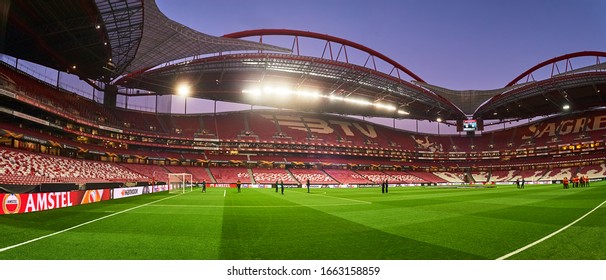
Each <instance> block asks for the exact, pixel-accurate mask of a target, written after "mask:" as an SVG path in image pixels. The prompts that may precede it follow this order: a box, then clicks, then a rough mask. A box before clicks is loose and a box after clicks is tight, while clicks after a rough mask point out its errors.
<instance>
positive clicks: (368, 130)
mask: <svg viewBox="0 0 606 280" xmlns="http://www.w3.org/2000/svg"><path fill="white" fill-rule="evenodd" d="M261 116H263V117H264V118H266V119H269V120H271V121H272V122H274V123H277V124H278V125H280V126H285V127H287V128H290V129H294V130H301V131H305V132H307V130H308V129H309V131H311V132H314V133H319V134H332V133H334V132H335V127H336V128H338V129H340V130H341V132H343V134H345V135H347V136H350V137H354V136H356V131H357V132H359V133H362V134H364V135H365V136H366V137H368V138H377V131H376V130H375V127H374V126H372V125H371V124H365V125H364V126H366V127H364V126H363V125H362V124H359V123H356V122H354V123H352V122H348V121H338V120H328V121H325V120H322V119H316V118H306V117H303V118H300V117H290V116H280V115H276V120H274V117H273V116H272V115H261ZM331 125H332V126H331ZM333 126H334V127H333ZM354 128H355V130H354Z"/></svg>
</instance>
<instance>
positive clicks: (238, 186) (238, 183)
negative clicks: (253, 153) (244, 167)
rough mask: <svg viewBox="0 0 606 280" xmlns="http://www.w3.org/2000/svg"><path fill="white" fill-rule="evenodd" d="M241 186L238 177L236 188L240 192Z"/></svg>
mask: <svg viewBox="0 0 606 280" xmlns="http://www.w3.org/2000/svg"><path fill="white" fill-rule="evenodd" d="M241 187H242V182H241V181H240V179H238V181H237V182H236V188H238V192H240V188H241Z"/></svg>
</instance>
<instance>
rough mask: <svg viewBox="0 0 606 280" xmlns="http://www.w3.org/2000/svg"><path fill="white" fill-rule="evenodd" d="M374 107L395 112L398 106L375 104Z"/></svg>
mask: <svg viewBox="0 0 606 280" xmlns="http://www.w3.org/2000/svg"><path fill="white" fill-rule="evenodd" d="M374 105H375V107H377V108H380V109H385V110H388V111H395V110H396V106H393V105H391V104H384V103H375V104H374Z"/></svg>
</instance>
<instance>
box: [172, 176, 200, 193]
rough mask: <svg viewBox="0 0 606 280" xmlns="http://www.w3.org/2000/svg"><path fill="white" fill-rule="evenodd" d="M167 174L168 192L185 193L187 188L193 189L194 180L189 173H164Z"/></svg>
mask: <svg viewBox="0 0 606 280" xmlns="http://www.w3.org/2000/svg"><path fill="white" fill-rule="evenodd" d="M166 174H167V175H168V182H166V184H167V185H168V192H169V193H185V191H186V190H187V189H188V188H189V191H190V192H191V191H193V189H194V186H193V185H194V182H193V176H192V174H191V173H166Z"/></svg>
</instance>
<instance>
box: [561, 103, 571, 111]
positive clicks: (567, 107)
mask: <svg viewBox="0 0 606 280" xmlns="http://www.w3.org/2000/svg"><path fill="white" fill-rule="evenodd" d="M562 109H564V110H568V109H570V105H568V104H566V105H564V106H562Z"/></svg>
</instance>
